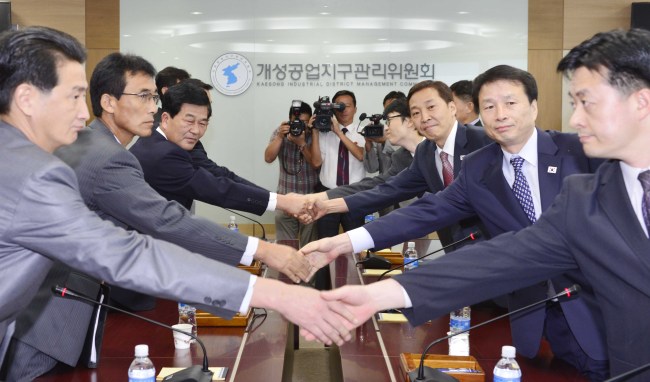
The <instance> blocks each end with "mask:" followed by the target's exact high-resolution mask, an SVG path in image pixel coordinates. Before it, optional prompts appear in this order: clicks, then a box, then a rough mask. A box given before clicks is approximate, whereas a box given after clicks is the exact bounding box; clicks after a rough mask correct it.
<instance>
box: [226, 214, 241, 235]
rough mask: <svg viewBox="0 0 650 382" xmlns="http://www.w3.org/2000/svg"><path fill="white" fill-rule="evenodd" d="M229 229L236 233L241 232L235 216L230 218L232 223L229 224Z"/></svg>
mask: <svg viewBox="0 0 650 382" xmlns="http://www.w3.org/2000/svg"><path fill="white" fill-rule="evenodd" d="M228 229H230V230H233V231H235V232H239V227H238V226H237V223H235V216H233V215H231V216H230V223H228Z"/></svg>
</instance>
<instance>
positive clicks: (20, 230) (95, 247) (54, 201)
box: [7, 162, 250, 317]
mask: <svg viewBox="0 0 650 382" xmlns="http://www.w3.org/2000/svg"><path fill="white" fill-rule="evenodd" d="M15 211H20V214H15V216H14V217H13V219H12V224H11V225H10V227H9V229H8V230H7V235H8V237H11V238H12V241H13V243H15V245H16V246H17V247H20V248H25V250H23V251H20V252H17V253H16V254H15V258H16V259H19V258H22V259H23V261H24V263H25V265H24V266H25V267H29V260H30V259H31V258H34V259H36V258H37V257H33V256H34V255H33V254H31V252H29V251H32V252H36V253H38V254H42V255H44V256H46V257H48V258H50V259H52V260H59V261H61V262H63V263H65V264H67V265H68V266H70V267H72V268H75V269H78V270H80V271H82V272H85V273H87V274H89V275H91V276H94V277H96V278H98V279H101V280H105V281H107V282H109V283H112V284H115V285H120V286H121V287H124V288H128V289H133V290H136V291H139V292H142V293H146V294H150V295H154V296H158V297H161V298H166V299H172V300H178V301H187V302H188V303H192V304H197V306H198V307H200V308H201V309H206V310H207V311H210V312H212V313H214V314H218V315H226V317H230V316H232V315H234V313H236V312H237V311H238V310H239V308H240V306H241V302H242V300H243V298H244V295H245V293H246V290H247V289H248V283H249V280H250V275H249V274H248V273H247V272H245V271H242V270H239V269H237V268H234V267H230V266H228V265H225V264H223V263H220V262H217V261H214V260H210V259H208V258H206V257H204V256H199V255H197V254H194V253H191V252H188V251H186V250H184V249H182V248H180V247H178V246H176V245H174V244H171V243H167V242H164V241H160V240H155V239H153V238H152V237H150V236H146V235H140V234H137V233H136V232H134V231H129V232H127V231H124V230H123V229H120V228H118V227H116V226H114V225H113V224H111V223H110V222H107V221H104V220H102V219H100V218H99V217H98V216H97V215H96V214H94V213H92V212H91V211H90V210H88V208H86V206H85V204H84V202H83V200H82V199H81V197H80V195H79V193H78V190H77V188H76V178H75V177H74V173H73V172H72V170H71V169H70V168H69V167H67V166H64V165H63V164H61V163H60V162H59V163H55V164H50V165H48V166H44V168H43V169H42V170H41V171H38V172H36V173H35V174H34V175H33V176H32V178H31V179H30V180H28V181H27V182H26V185H25V187H24V188H23V190H22V196H21V197H20V199H18V203H17V206H16V208H15Z"/></svg>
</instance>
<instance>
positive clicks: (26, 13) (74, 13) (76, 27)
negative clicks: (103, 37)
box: [11, 0, 86, 44]
mask: <svg viewBox="0 0 650 382" xmlns="http://www.w3.org/2000/svg"><path fill="white" fill-rule="evenodd" d="M85 12H86V6H85V0H19V1H12V2H11V17H12V22H13V23H14V24H18V25H20V26H34V25H43V26H48V27H51V28H54V29H59V30H62V31H64V32H67V33H69V34H71V35H73V36H74V37H76V38H77V39H78V40H79V41H81V42H82V43H84V44H85V42H86V22H85V19H86V13H85Z"/></svg>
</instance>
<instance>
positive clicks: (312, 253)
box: [300, 233, 352, 272]
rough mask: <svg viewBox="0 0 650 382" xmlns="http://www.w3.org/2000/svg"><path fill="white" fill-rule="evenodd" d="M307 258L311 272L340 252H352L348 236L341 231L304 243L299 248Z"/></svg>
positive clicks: (327, 262) (332, 259)
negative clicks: (340, 232) (335, 234)
mask: <svg viewBox="0 0 650 382" xmlns="http://www.w3.org/2000/svg"><path fill="white" fill-rule="evenodd" d="M300 252H302V253H303V254H304V255H305V256H306V257H307V260H309V263H310V264H311V266H312V272H315V271H317V270H318V269H320V268H322V267H324V266H325V265H327V264H329V263H331V262H332V261H334V259H336V258H337V257H338V256H339V255H341V254H346V253H352V242H351V241H350V237H349V236H348V235H347V234H345V233H342V234H340V235H337V236H334V237H327V238H325V239H320V240H317V241H312V242H311V243H309V244H307V245H305V246H304V247H302V248H301V249H300Z"/></svg>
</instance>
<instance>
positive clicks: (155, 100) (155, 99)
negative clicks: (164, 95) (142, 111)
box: [122, 92, 160, 104]
mask: <svg viewBox="0 0 650 382" xmlns="http://www.w3.org/2000/svg"><path fill="white" fill-rule="evenodd" d="M122 95H132V96H138V97H140V101H142V103H147V102H149V101H151V100H153V103H155V104H158V101H160V96H159V95H158V94H152V93H148V92H142V93H122Z"/></svg>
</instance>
